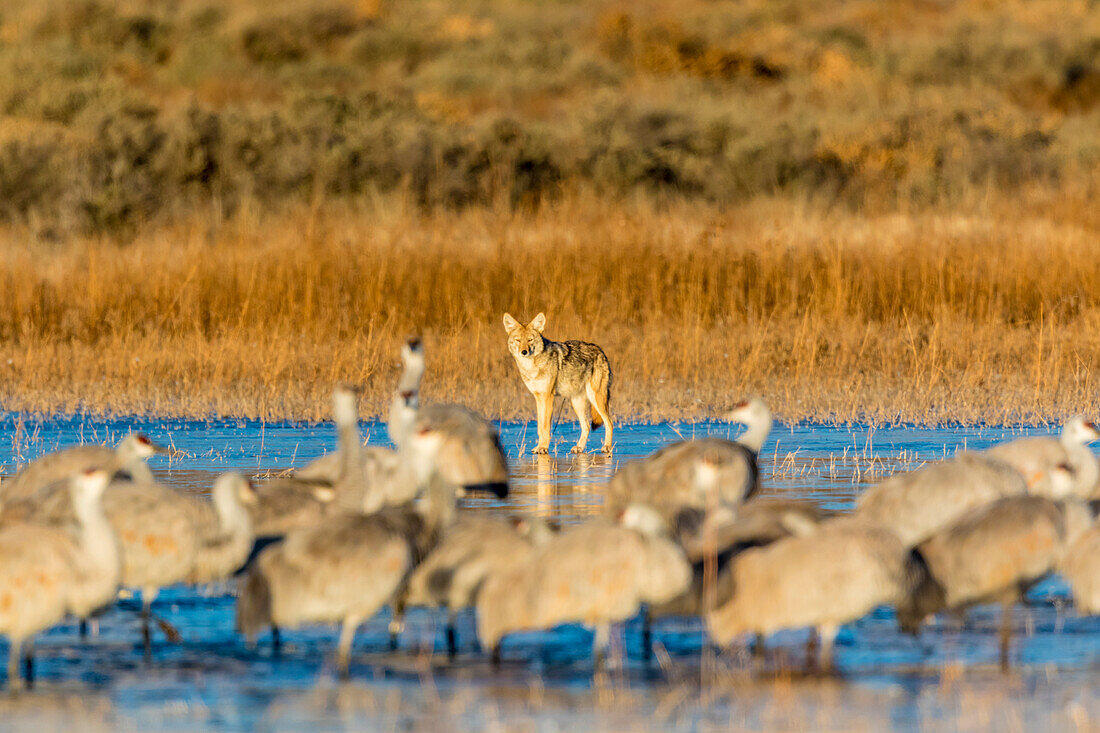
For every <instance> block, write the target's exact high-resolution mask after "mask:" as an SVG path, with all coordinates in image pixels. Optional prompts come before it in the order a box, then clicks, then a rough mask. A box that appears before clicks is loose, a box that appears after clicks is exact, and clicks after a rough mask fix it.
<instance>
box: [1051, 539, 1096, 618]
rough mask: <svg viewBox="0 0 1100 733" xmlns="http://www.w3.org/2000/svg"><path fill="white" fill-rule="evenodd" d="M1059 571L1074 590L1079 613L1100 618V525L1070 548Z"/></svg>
mask: <svg viewBox="0 0 1100 733" xmlns="http://www.w3.org/2000/svg"><path fill="white" fill-rule="evenodd" d="M1058 571H1059V572H1060V573H1061V575H1062V576H1063V577H1064V578H1065V579H1066V580H1067V581H1068V582H1069V586H1070V588H1071V589H1072V590H1073V602H1074V604H1075V605H1076V606H1077V613H1079V614H1081V615H1083V616H1095V615H1097V614H1100V525H1095V524H1094V525H1093V526H1092V527H1091V528H1089V530H1088V531H1087V532H1084V533H1083V534H1082V535H1081V536H1080V537H1079V538H1078V539H1077V541H1076V542H1074V543H1073V544H1072V545H1070V548H1069V551H1068V552H1067V553H1066V556H1065V557H1064V558H1062V563H1061V565H1059V567H1058Z"/></svg>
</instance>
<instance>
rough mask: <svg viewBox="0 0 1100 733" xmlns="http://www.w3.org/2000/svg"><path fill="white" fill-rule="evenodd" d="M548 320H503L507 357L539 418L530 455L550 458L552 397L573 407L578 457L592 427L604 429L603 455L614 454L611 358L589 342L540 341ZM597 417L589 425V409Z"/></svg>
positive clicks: (508, 318) (506, 317) (540, 316)
mask: <svg viewBox="0 0 1100 733" xmlns="http://www.w3.org/2000/svg"><path fill="white" fill-rule="evenodd" d="M545 327H546V316H545V315H543V314H542V313H539V314H538V315H537V316H535V317H534V318H533V319H532V320H531V322H530V323H528V324H527V325H523V324H521V323H520V322H519V321H517V320H516V319H515V318H512V316H510V315H509V314H507V313H505V314H504V328H505V330H506V331H507V332H508V351H509V352H510V353H511V354H512V356H513V357H515V360H516V366H518V367H519V375H520V377H522V378H523V383H524V384H525V385H527V389H529V390H530V391H531V394H533V395H534V396H535V408H536V411H537V413H538V424H539V443H538V445H537V446H535V448H534V449H533V450H532V451H531V452H532V453H547V452H548V451H549V448H550V427H551V426H550V421H551V420H552V418H553V413H554V395H556V394H558V395H561V396H562V397H566V398H568V399H569V401H570V402H571V403H572V404H573V410H574V411H575V412H576V413H577V420H578V421H580V424H581V436H580V438H579V439H578V440H577V444H576V445H575V446H573V452H574V453H582V452H584V448H585V446H586V445H587V444H588V434H589V432H590V430H591V427H595V426H598V425H600V424H601V423H602V424H603V425H604V439H603V451H604V453H610V452H611V444H612V433H613V427H612V424H611V365H610V364H609V363H608V361H607V354H605V353H604V352H603V349H601V348H600V347H599V346H597V345H596V344H590V343H587V342H585V341H550V340H549V339H547V338H544V337H543V335H542V329H544V328H545ZM589 403H591V405H592V408H593V410H594V412H595V414H594V415H593V416H592V421H591V423H589V419H588V405H589Z"/></svg>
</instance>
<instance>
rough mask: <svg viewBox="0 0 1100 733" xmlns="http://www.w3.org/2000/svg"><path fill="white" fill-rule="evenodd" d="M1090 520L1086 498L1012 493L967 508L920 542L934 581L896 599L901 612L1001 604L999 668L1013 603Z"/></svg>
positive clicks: (1004, 660)
mask: <svg viewBox="0 0 1100 733" xmlns="http://www.w3.org/2000/svg"><path fill="white" fill-rule="evenodd" d="M1091 523H1092V514H1091V512H1090V511H1089V508H1088V506H1087V505H1086V504H1085V503H1084V502H1080V501H1076V500H1068V501H1055V500H1053V499H1048V498H1046V497H1043V496H1011V497H1007V498H1004V499H999V500H997V501H995V502H993V503H992V504H988V505H986V506H982V507H978V508H977V509H974V510H971V511H970V512H968V513H967V514H966V515H965V516H963V517H961V518H960V519H959V520H958V521H956V522H955V523H953V524H952V525H951V526H949V527H947V528H945V529H943V530H941V531H939V532H937V533H935V534H934V535H932V536H931V537H930V538H928V539H927V540H925V541H924V542H922V543H921V544H920V545H918V546H917V553H919V555H920V556H921V557H922V558H923V560H924V563H925V564H926V566H927V569H928V573H929V575H930V576H931V579H932V581H934V582H933V583H930V584H923V585H921V586H920V588H919V591H918V592H914V593H912V594H910V595H909V596H908V597H907V598H906V599H905V600H904V602H903V603H901V604H899V608H898V619H899V622H901V623H903V624H905V625H913V624H919V623H920V621H921V619H923V618H924V617H925V616H927V615H928V614H930V613H935V612H937V611H940V610H951V611H956V612H959V611H963V610H965V609H967V608H969V607H971V606H975V605H978V604H982V603H994V602H999V603H1000V604H1001V605H1002V615H1001V634H1000V651H1001V667H1002V668H1007V667H1008V658H1009V643H1010V640H1011V635H1012V606H1013V605H1014V604H1015V603H1016V602H1017V601H1018V600H1019V599H1020V598H1021V597H1022V596H1023V595H1024V594H1025V593H1026V592H1027V589H1028V588H1030V587H1031V586H1032V585H1034V584H1035V583H1037V582H1038V581H1039V580H1041V579H1042V578H1044V577H1046V575H1047V574H1048V573H1051V572H1053V571H1054V570H1055V569H1056V568H1057V567H1058V564H1059V562H1060V561H1061V560H1062V558H1063V556H1064V555H1065V554H1066V551H1067V549H1068V548H1069V547H1070V546H1071V545H1072V543H1073V542H1074V541H1075V540H1076V539H1077V538H1078V537H1080V536H1081V535H1082V534H1084V532H1085V530H1087V529H1088V527H1089V525H1090V524H1091Z"/></svg>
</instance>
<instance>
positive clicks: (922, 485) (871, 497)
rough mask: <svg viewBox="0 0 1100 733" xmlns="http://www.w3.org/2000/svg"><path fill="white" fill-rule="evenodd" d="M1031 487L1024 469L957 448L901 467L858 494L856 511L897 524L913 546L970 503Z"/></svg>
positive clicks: (1020, 492)
mask: <svg viewBox="0 0 1100 733" xmlns="http://www.w3.org/2000/svg"><path fill="white" fill-rule="evenodd" d="M1025 493H1027V485H1026V484H1025V483H1024V479H1023V477H1022V476H1021V475H1020V473H1019V472H1018V471H1017V470H1016V469H1014V468H1012V467H1011V466H1009V465H1008V464H1007V463H1004V462H1003V461H1000V460H998V459H996V458H993V457H991V456H988V455H986V454H981V453H959V454H957V455H956V456H955V457H954V458H951V459H950V460H946V461H940V462H937V463H933V464H931V465H929V466H925V467H923V468H920V469H918V470H916V471H910V472H908V473H898V474H894V475H893V476H890V477H889V478H887V479H886V480H885V481H882V482H881V483H878V484H876V485H875V486H872V487H870V488H869V489H867V490H866V491H865V492H863V495H862V496H860V497H859V501H858V502H857V506H856V512H855V513H856V515H857V516H859V517H861V518H863V519H866V520H867V521H869V522H872V523H877V524H881V525H883V526H885V527H888V528H889V529H891V530H893V531H894V532H895V533H896V534H897V535H898V537H900V538H901V540H902V542H904V543H905V544H906V545H908V546H910V547H912V546H914V545H917V544H919V543H920V542H922V541H924V540H925V539H927V538H928V537H930V536H932V534H934V533H935V532H937V531H938V530H940V529H943V528H944V527H947V526H949V525H950V524H951V523H952V522H954V521H955V520H957V519H958V518H960V517H961V516H962V515H964V514H966V512H968V511H969V510H971V509H974V508H976V507H980V506H984V505H986V504H990V503H992V502H994V501H996V500H997V499H1001V498H1004V497H1006V496H1019V495H1023V494H1025Z"/></svg>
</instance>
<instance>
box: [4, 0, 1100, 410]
mask: <svg viewBox="0 0 1100 733" xmlns="http://www.w3.org/2000/svg"><path fill="white" fill-rule="evenodd" d="M1098 79H1100V14H1097V13H1095V12H1093V11H1092V10H1091V9H1090V5H1089V3H1088V2H1084V1H1082V2H1070V3H1066V2H1062V1H1061V0H1027V1H1026V2H1024V1H1023V0H1009V1H1008V2H1002V3H992V4H991V3H987V2H982V1H981V0H973V1H970V0H962V1H960V2H955V3H931V2H920V1H917V0H902V1H900V2H891V3H883V2H881V1H880V0H823V1H822V2H803V1H802V0H780V1H779V2H774V1H773V0H767V1H766V2H765V1H764V0H750V1H749V2H736V3H734V2H727V1H725V0H717V1H716V0H706V1H703V0H683V2H676V3H670V2H667V0H645V1H644V2H641V3H622V2H615V1H611V0H609V1H606V2H569V1H564V2H558V3H550V4H545V3H534V4H532V3H506V2H501V1H499V0H491V1H490V2H486V3H482V4H480V5H478V6H477V7H476V8H470V7H469V6H468V4H465V3H459V2H457V0H442V2H437V3H399V2H390V1H388V0H309V1H308V2H307V0H264V1H263V2H260V0H233V2H229V3H226V2H222V1H218V0H178V1H175V2H161V1H160V0H157V1H155V2H148V1H146V0H141V1H140V2H139V1H138V0H120V1H118V2H105V1H103V0H12V1H11V2H8V3H5V4H4V6H3V7H2V8H0V228H2V231H0V287H2V290H0V304H2V306H3V307H2V308H0V349H2V352H3V353H2V357H3V358H2V359H0V375H2V378H3V380H4V381H3V384H4V387H5V389H4V391H5V395H6V400H5V406H6V407H8V408H11V409H42V410H55V409H59V410H74V409H91V410H114V411H118V412H146V411H149V412H157V413H165V414H192V415H199V414H209V413H211V412H215V413H221V414H246V415H264V416H267V417H278V416H319V415H322V414H324V412H325V406H326V405H327V404H328V401H327V393H328V391H329V389H330V388H331V385H332V384H333V383H334V382H336V381H339V380H343V379H352V380H354V381H360V382H364V383H367V384H368V386H369V387H370V389H369V394H370V395H371V396H372V399H373V400H374V402H372V403H370V408H371V410H374V411H376V410H377V409H378V408H379V406H380V405H381V404H382V403H381V400H382V395H384V394H385V392H386V391H387V390H388V389H389V385H390V383H391V380H392V374H393V368H392V367H393V364H392V362H393V354H395V353H396V352H395V344H396V343H397V340H398V339H399V338H401V337H402V336H403V335H405V334H406V333H408V332H410V331H424V332H425V333H426V334H427V335H428V338H429V344H430V347H431V358H432V367H433V368H432V371H431V373H430V377H429V381H430V385H429V390H430V391H431V392H432V393H433V395H434V396H435V397H439V398H443V397H446V398H451V399H461V400H463V401H465V402H469V403H472V404H474V405H475V406H477V407H478V408H479V409H481V410H482V411H483V412H486V413H488V414H490V415H493V416H497V415H501V416H519V415H528V414H529V412H530V410H529V408H530V405H529V404H528V398H527V396H526V395H524V394H522V393H521V389H522V388H521V387H520V385H519V382H518V379H516V375H515V374H513V367H512V365H511V364H510V363H509V361H508V359H507V358H506V355H505V353H504V348H503V338H502V332H501V330H500V328H499V324H498V320H499V316H500V313H501V312H502V311H504V310H511V311H512V312H513V313H517V314H520V313H522V314H524V315H528V316H529V315H531V314H533V313H534V312H536V311H537V310H546V311H547V313H548V314H549V316H550V327H549V333H550V335H552V336H556V337H585V338H592V339H596V340H599V341H601V342H602V343H603V344H604V345H605V347H607V349H608V351H609V353H610V355H611V358H612V363H613V365H614V366H615V369H616V375H617V380H616V384H617V386H616V391H615V406H616V408H617V409H618V410H619V411H620V412H622V413H629V414H632V415H640V416H649V417H656V416H679V415H689V416H700V415H704V414H714V413H715V411H717V410H720V409H721V408H722V407H723V406H724V405H726V404H728V403H729V402H730V401H732V400H733V399H734V397H739V396H741V395H743V394H744V393H747V392H760V393H762V394H764V395H766V396H767V397H768V398H769V399H771V400H772V401H773V402H774V403H775V405H776V407H777V411H778V413H779V414H780V415H781V416H782V417H785V418H802V417H816V418H822V419H842V420H847V419H855V418H860V417H864V418H873V419H902V418H904V419H916V420H922V421H933V422H934V421H939V420H947V419H960V420H980V419H989V420H1003V419H1040V418H1044V417H1053V416H1060V415H1063V414H1065V413H1067V412H1075V411H1087V410H1089V409H1090V408H1091V407H1092V395H1093V393H1094V389H1093V388H1094V386H1095V385H1094V383H1093V381H1092V376H1091V367H1092V365H1093V360H1094V354H1095V353H1096V346H1097V339H1098V337H1096V336H1095V335H1094V334H1095V333H1097V330H1096V328H1095V326H1096V325H1097V324H1096V321H1097V318H1098V314H1100V310H1097V300H1096V297H1097V296H1096V295H1095V293H1097V292H1098V289H1097V285H1100V273H1098V271H1097V267H1096V266H1095V265H1094V260H1095V257H1094V256H1093V254H1092V249H1093V248H1094V241H1095V234H1096V231H1097V228H1098V221H1097V217H1098V215H1097V213H1096V211H1097V207H1096V206H1095V201H1096V200H1097V198H1098V195H1097V194H1098V190H1100V186H1098V185H1097V184H1098V183H1100V176H1098V172H1100V145H1097V138H1096V133H1095V131H1096V129H1098V123H1100V91H1098V90H1100V82H1098V81H1097V80H1098Z"/></svg>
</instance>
